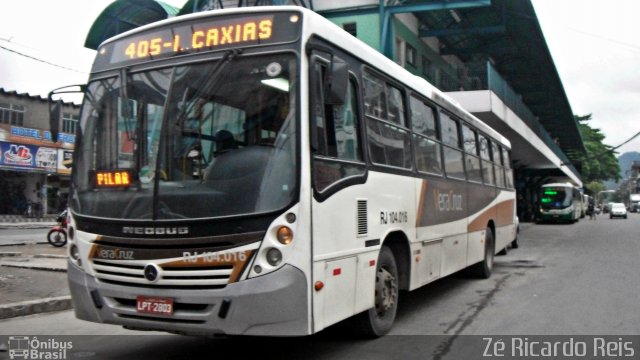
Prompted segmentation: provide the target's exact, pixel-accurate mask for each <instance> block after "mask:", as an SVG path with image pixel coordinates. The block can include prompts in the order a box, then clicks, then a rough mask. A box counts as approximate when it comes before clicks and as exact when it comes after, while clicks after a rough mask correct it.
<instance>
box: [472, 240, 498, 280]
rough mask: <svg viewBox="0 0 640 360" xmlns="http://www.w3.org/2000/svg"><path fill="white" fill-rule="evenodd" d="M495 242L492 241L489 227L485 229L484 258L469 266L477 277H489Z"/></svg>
mask: <svg viewBox="0 0 640 360" xmlns="http://www.w3.org/2000/svg"><path fill="white" fill-rule="evenodd" d="M494 248H495V244H494V242H493V232H492V231H491V228H487V229H486V230H485V236H484V260H482V261H480V262H479V263H477V264H474V265H472V266H471V268H470V269H469V270H471V274H472V275H473V277H476V278H479V279H488V278H490V277H491V270H493V252H494Z"/></svg>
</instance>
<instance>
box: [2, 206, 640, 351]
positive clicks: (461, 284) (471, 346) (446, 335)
mask: <svg viewBox="0 0 640 360" xmlns="http://www.w3.org/2000/svg"><path fill="white" fill-rule="evenodd" d="M639 235H640V214H630V216H629V219H628V220H622V219H614V220H609V219H608V218H603V217H602V216H601V217H599V219H598V220H596V221H590V220H588V219H583V220H581V221H580V222H579V223H577V224H574V225H531V224H526V225H525V226H524V229H523V231H522V232H521V234H520V248H519V249H513V250H511V251H509V253H508V254H507V255H506V256H499V257H497V258H496V266H495V269H494V274H493V276H492V277H491V278H490V279H488V280H473V279H467V278H465V277H463V276H460V275H454V276H452V277H449V278H446V279H442V280H440V281H438V282H435V283H433V284H430V285H428V286H426V287H424V288H421V289H419V290H417V291H414V292H411V293H406V294H402V296H401V299H400V306H399V313H398V318H397V320H396V324H395V326H394V328H393V331H392V334H391V335H389V336H386V337H383V338H381V339H377V340H361V339H357V338H354V337H353V335H351V333H350V332H349V331H348V329H347V328H346V327H344V326H343V325H344V324H339V325H338V326H334V327H332V328H329V329H327V330H325V331H323V332H321V333H319V334H316V335H314V336H311V337H304V338H280V339H271V338H244V337H240V338H238V337H232V338H195V337H183V336H175V335H155V336H130V335H143V334H145V333H140V332H131V331H127V330H124V329H122V328H119V327H116V326H110V325H100V324H92V323H87V322H83V321H79V320H76V319H74V317H73V313H72V311H65V312H60V313H54V314H43V315H34V316H30V317H25V318H16V319H10V320H6V321H0V346H1V342H2V340H3V336H2V335H5V336H4V339H6V336H8V335H16V334H20V335H40V336H39V338H42V339H44V338H45V337H43V336H44V335H54V338H56V339H59V340H62V339H68V340H69V341H72V342H73V345H74V347H73V352H74V353H75V355H74V357H70V358H77V357H83V358H90V359H120V360H122V359H134V358H135V359H157V358H163V359H183V358H189V359H200V358H208V357H213V358H215V357H219V356H223V355H226V356H228V355H230V354H235V355H237V356H239V357H241V358H245V357H249V355H250V354H252V353H253V351H251V349H259V351H260V355H259V356H260V357H261V358H265V357H266V358H281V359H294V358H295V359H298V358H305V359H306V358H317V359H463V358H466V359H471V358H482V355H483V351H485V350H486V349H485V348H486V342H487V340H485V339H487V338H489V339H492V341H498V340H501V339H507V338H509V336H510V335H511V336H517V337H519V338H522V339H524V338H525V337H531V338H535V336H536V335H538V336H539V335H564V337H561V338H553V339H563V340H567V339H568V337H567V336H569V337H571V339H573V338H574V337H575V338H576V339H580V338H579V337H578V336H580V335H588V336H587V337H586V338H584V339H585V340H584V341H585V342H589V344H591V342H592V341H593V340H594V338H595V337H598V339H599V338H600V336H604V335H616V336H614V337H612V338H611V339H613V341H617V342H621V341H622V342H626V341H627V340H629V342H631V345H629V346H631V347H632V348H633V349H634V350H635V352H634V356H632V358H638V356H640V337H639V336H635V337H628V336H627V335H640V311H638V299H639V298H640V276H638V269H640V257H639V256H638V255H639V254H640V236H639ZM81 334H82V335H84V336H77V337H73V336H72V337H68V338H66V337H64V335H81ZM103 335H111V336H103ZM469 335H475V336H469ZM478 335H480V336H478ZM618 335H620V336H621V337H619V336H618ZM618 339H623V340H618ZM576 341H577V340H576ZM594 349H595V348H594ZM622 349H623V350H624V346H623V347H622ZM591 351H594V350H593V349H591V348H589V350H588V353H587V357H586V358H596V356H595V355H597V354H592V353H591ZM621 353H622V350H621V351H620V352H618V353H617V354H618V355H619V354H621ZM625 354H627V355H628V354H629V353H628V352H625V353H624V354H623V355H625ZM1 355H2V353H1V352H0V357H1ZM589 355H591V356H589ZM507 358H509V357H507ZM557 358H559V357H557ZM583 358H584V357H583ZM609 358H614V357H609Z"/></svg>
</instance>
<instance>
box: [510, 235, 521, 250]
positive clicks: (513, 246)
mask: <svg viewBox="0 0 640 360" xmlns="http://www.w3.org/2000/svg"><path fill="white" fill-rule="evenodd" d="M519 247H520V244H518V237H517V236H516V238H515V239H513V241H512V242H511V248H512V249H517V248H519Z"/></svg>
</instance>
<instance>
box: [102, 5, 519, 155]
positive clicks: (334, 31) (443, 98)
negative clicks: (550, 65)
mask: <svg viewBox="0 0 640 360" xmlns="http://www.w3.org/2000/svg"><path fill="white" fill-rule="evenodd" d="M248 9H249V8H247V7H241V8H231V9H219V10H210V11H202V12H197V13H193V14H187V15H181V16H177V17H173V18H169V19H165V20H161V21H157V22H154V23H151V24H147V25H144V26H141V27H138V28H135V29H133V30H129V31H127V32H124V33H122V34H119V35H116V36H114V37H112V38H109V39H107V40H105V41H104V42H103V43H102V44H100V46H99V47H98V50H99V48H100V47H102V46H104V45H105V44H109V43H111V42H113V41H117V40H119V39H121V38H124V37H127V36H130V35H133V34H137V33H139V32H143V31H145V30H149V29H154V28H157V27H162V26H166V25H169V24H177V23H180V22H183V21H188V20H193V19H199V18H207V17H211V16H213V15H229V14H241V13H247V12H249V11H250V12H251V13H253V14H258V13H262V12H265V13H272V12H291V11H296V12H299V13H300V14H301V15H302V16H303V17H304V19H305V20H304V21H303V23H302V24H303V36H304V38H305V39H308V38H309V37H310V36H311V35H314V34H315V35H317V36H320V37H322V38H324V39H325V40H327V41H329V42H332V43H334V44H336V45H337V46H340V47H341V48H343V49H344V51H348V52H350V53H351V54H352V55H353V56H355V57H358V58H360V59H361V60H362V61H363V62H365V63H369V64H370V65H371V66H373V67H374V68H377V69H380V70H383V72H384V73H387V74H388V75H389V76H390V77H392V78H394V79H397V80H399V81H400V82H402V83H403V84H405V85H406V86H408V87H409V88H411V89H412V90H413V91H415V92H416V93H419V94H421V95H423V96H425V97H427V98H428V99H430V100H432V101H433V102H435V103H437V104H438V105H440V106H442V107H443V108H444V109H446V110H448V111H450V112H452V113H454V114H455V115H457V116H459V117H460V118H462V119H463V120H464V121H466V122H468V123H469V124H471V125H473V126H474V127H475V128H477V129H478V130H480V131H481V132H484V133H485V134H487V135H489V136H490V137H492V138H494V139H496V140H497V141H498V142H500V143H501V144H502V145H504V146H505V147H507V148H509V149H510V148H511V142H510V141H509V140H508V139H507V138H505V137H504V136H502V135H501V134H500V133H498V132H497V131H495V130H494V129H492V128H491V127H490V126H488V125H487V124H485V123H484V122H483V121H482V120H480V119H478V118H477V117H475V116H474V115H472V114H471V113H470V112H468V111H467V110H465V109H464V108H463V107H462V106H461V105H460V104H459V103H458V102H457V101H455V100H453V99H452V98H451V97H449V96H448V95H446V94H445V93H443V92H442V91H440V90H439V89H437V88H436V87H435V86H433V85H431V84H430V83H429V82H427V81H426V80H425V79H423V78H421V77H419V76H416V75H413V74H411V73H410V72H409V71H407V70H406V69H404V68H403V67H401V66H400V65H398V64H397V63H396V62H394V61H392V60H390V59H389V58H387V57H386V56H384V55H382V54H381V53H380V52H379V51H377V50H375V49H374V48H372V47H370V46H369V45H367V44H365V43H364V42H362V41H360V40H358V39H357V38H355V37H353V36H352V35H350V34H349V33H347V32H346V31H344V30H343V29H341V28H340V27H339V26H337V25H335V24H334V23H332V22H331V21H329V20H327V19H326V18H324V17H323V16H321V15H319V14H317V13H316V12H314V11H312V10H309V9H306V8H303V7H299V6H257V7H251V8H250V10H248ZM329 39H330V40H329Z"/></svg>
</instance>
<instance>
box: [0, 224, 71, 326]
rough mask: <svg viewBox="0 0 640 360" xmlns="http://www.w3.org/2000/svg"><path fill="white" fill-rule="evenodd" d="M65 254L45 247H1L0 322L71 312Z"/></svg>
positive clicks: (32, 245)
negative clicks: (43, 313)
mask: <svg viewBox="0 0 640 360" xmlns="http://www.w3.org/2000/svg"><path fill="white" fill-rule="evenodd" d="M0 226H1V225H0ZM66 253H67V248H66V247H62V248H55V247H53V246H51V245H49V244H48V243H47V244H18V245H8V246H2V247H0V290H1V291H0V319H7V318H12V317H16V316H25V315H31V314H37V313H42V312H51V311H60V310H67V309H70V308H71V307H72V305H71V298H70V296H69V289H68V285H67V276H66V271H67V255H66Z"/></svg>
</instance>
